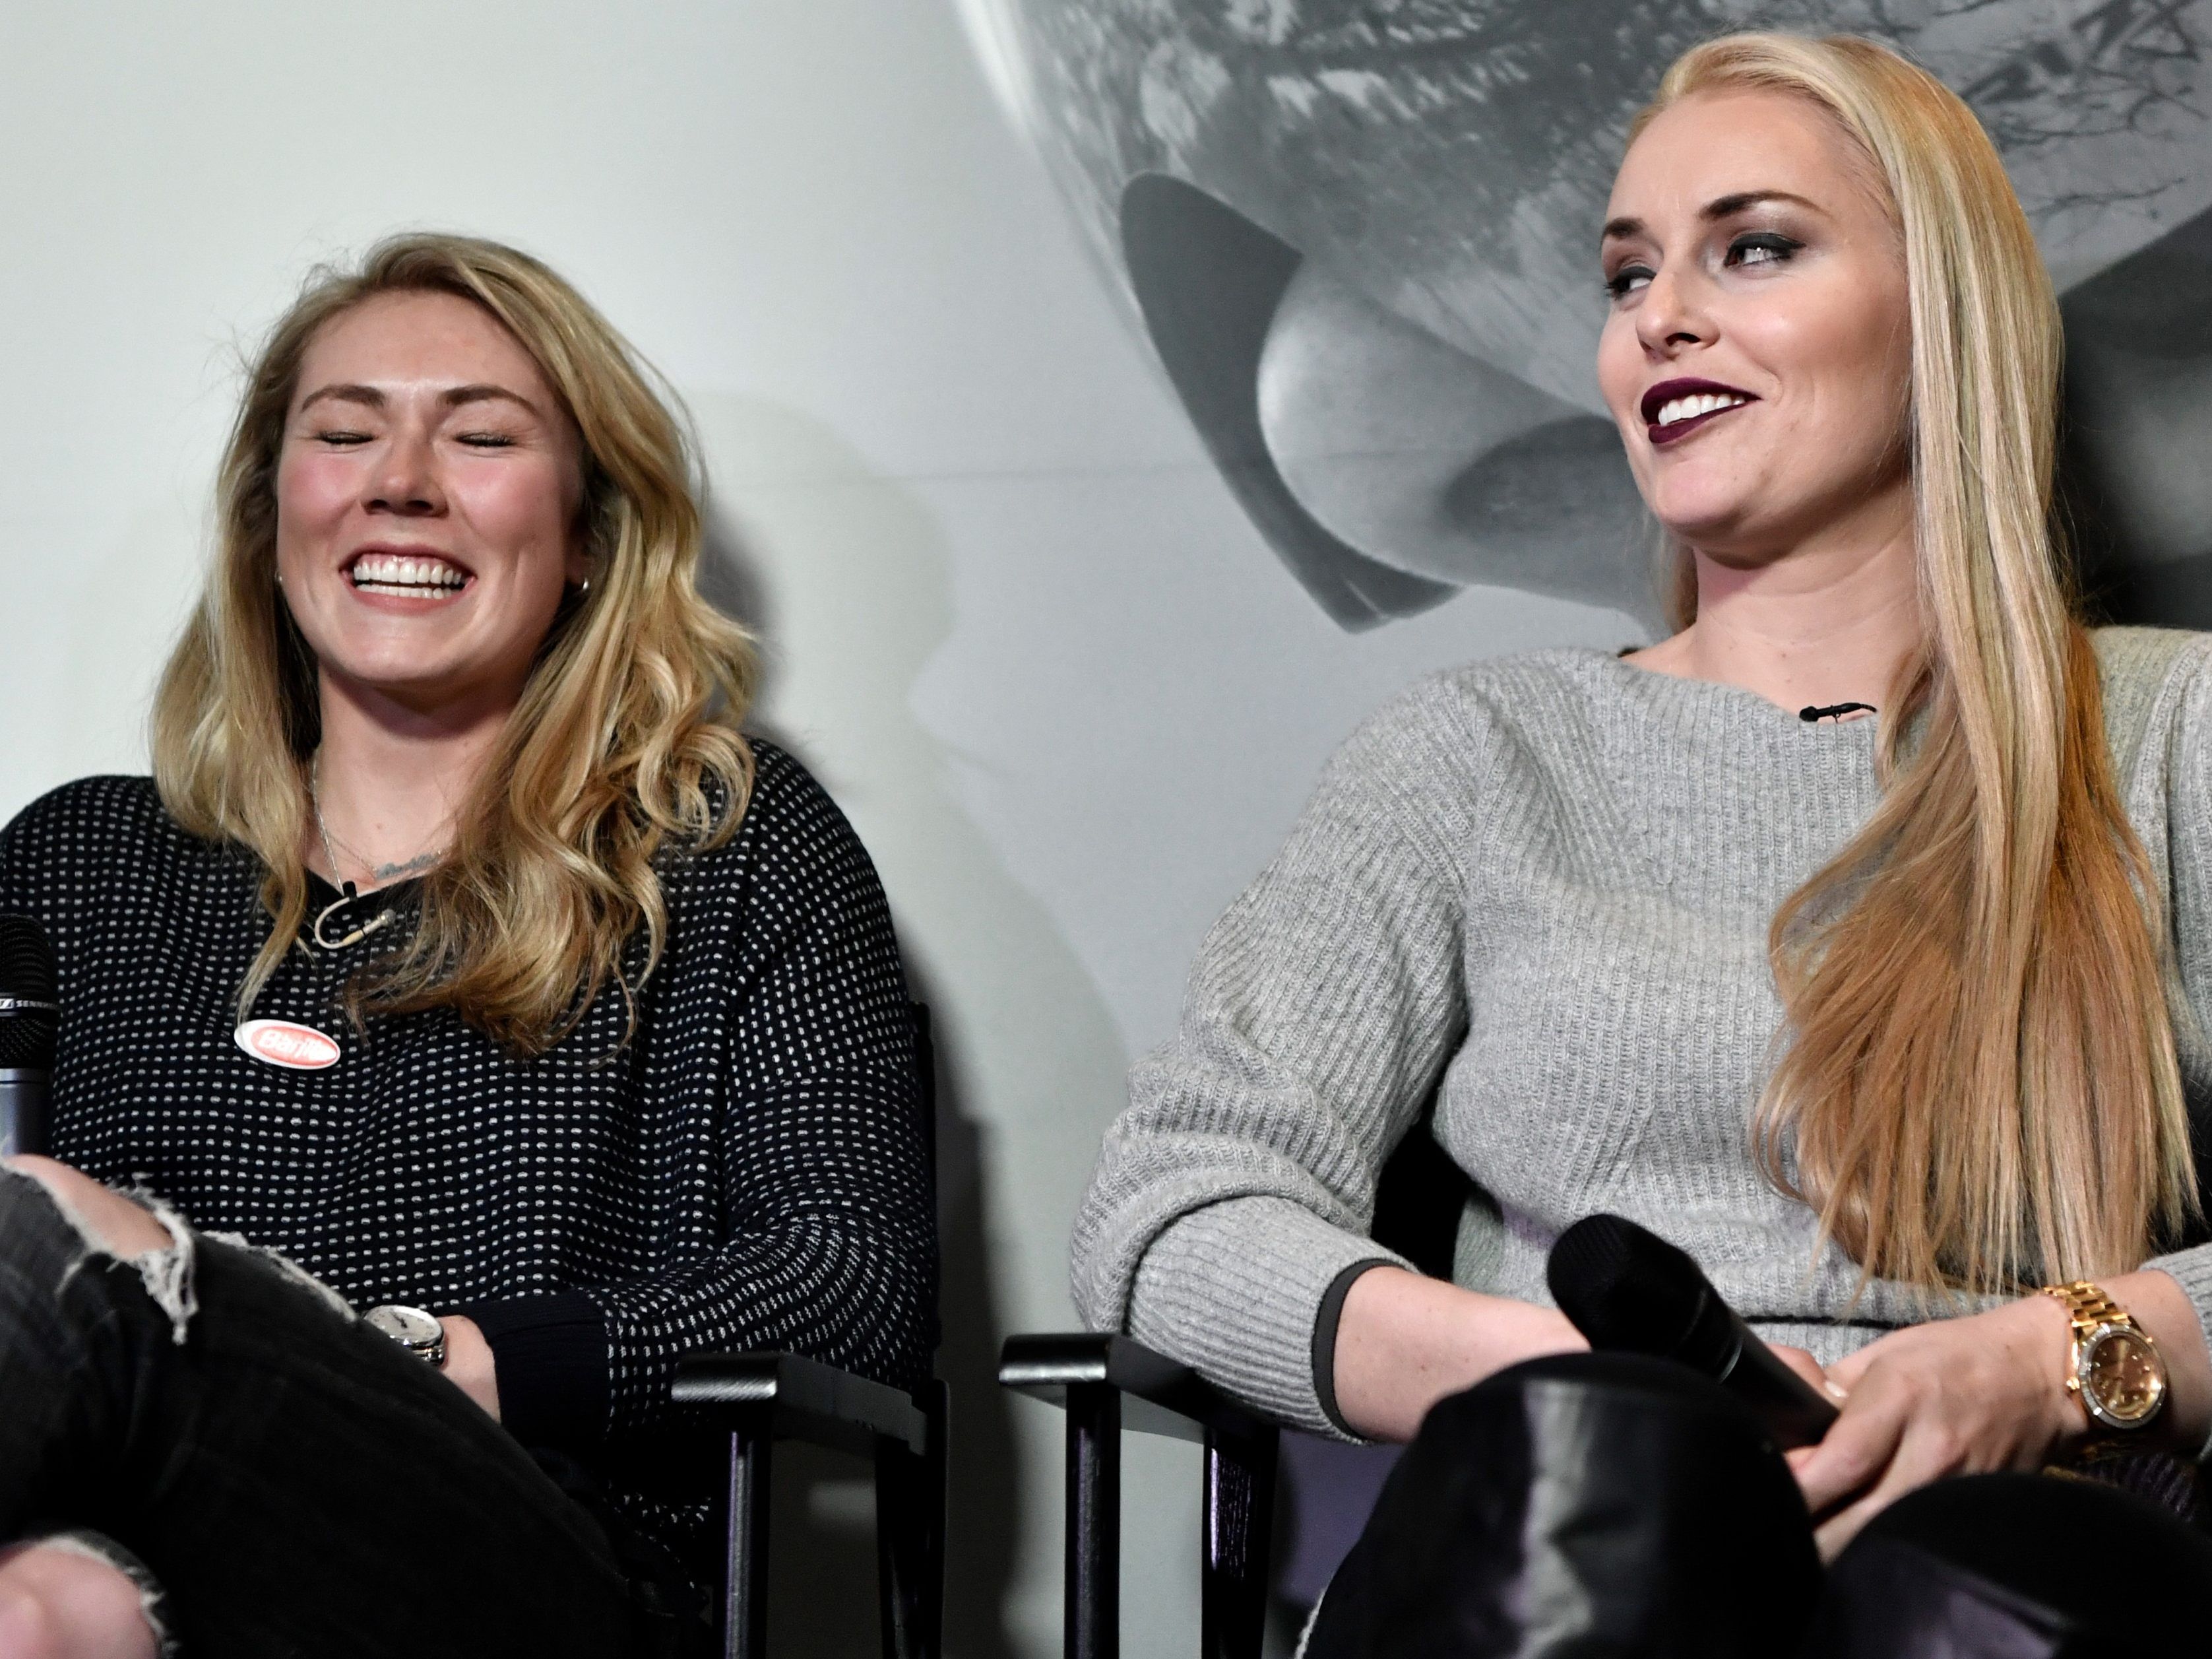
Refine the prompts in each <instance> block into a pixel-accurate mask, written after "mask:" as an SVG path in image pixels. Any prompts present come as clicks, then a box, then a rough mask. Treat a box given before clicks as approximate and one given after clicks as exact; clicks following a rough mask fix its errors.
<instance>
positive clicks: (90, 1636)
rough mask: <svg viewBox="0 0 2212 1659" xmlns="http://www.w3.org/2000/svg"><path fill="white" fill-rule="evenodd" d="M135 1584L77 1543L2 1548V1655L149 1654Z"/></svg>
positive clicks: (58, 1658) (153, 1647)
mask: <svg viewBox="0 0 2212 1659" xmlns="http://www.w3.org/2000/svg"><path fill="white" fill-rule="evenodd" d="M158 1650H159V1644H157V1643H156V1642H155V1637H154V1632H153V1629H152V1627H151V1626H150V1625H148V1624H147V1622H146V1613H145V1605H144V1601H143V1597H142V1596H141V1595H140V1594H139V1589H138V1587H137V1585H136V1584H134V1583H131V1579H130V1578H129V1577H128V1576H126V1575H125V1573H124V1572H123V1571H122V1570H121V1569H120V1568H118V1567H116V1566H114V1565H112V1564H110V1563H108V1562H106V1561H101V1560H98V1559H96V1558H94V1557H92V1556H90V1555H88V1554H85V1553H83V1552H79V1551H76V1550H64V1549H58V1548H55V1547H53V1546H48V1545H41V1544H18V1545H15V1546H13V1547H12V1548H9V1549H5V1550H0V1654H5V1655H6V1656H8V1659H155V1655H156V1653H157V1652H158Z"/></svg>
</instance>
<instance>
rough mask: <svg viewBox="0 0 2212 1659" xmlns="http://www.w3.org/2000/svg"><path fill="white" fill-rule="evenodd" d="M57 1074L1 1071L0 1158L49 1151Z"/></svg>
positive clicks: (13, 1068) (28, 1069)
mask: <svg viewBox="0 0 2212 1659" xmlns="http://www.w3.org/2000/svg"><path fill="white" fill-rule="evenodd" d="M53 1086H54V1074H53V1073H52V1072H51V1071H48V1070H43V1069H38V1070H34V1069H33V1068H32V1067H29V1066H6V1067H0V1158H10V1157H15V1156H19V1155H21V1154H22V1153H26V1152H40V1153H43V1152H45V1151H46V1150H47V1140H46V1126H47V1124H48V1121H49V1119H50V1108H51V1107H52V1102H53Z"/></svg>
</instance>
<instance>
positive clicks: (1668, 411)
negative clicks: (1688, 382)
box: [1657, 392, 1751, 426]
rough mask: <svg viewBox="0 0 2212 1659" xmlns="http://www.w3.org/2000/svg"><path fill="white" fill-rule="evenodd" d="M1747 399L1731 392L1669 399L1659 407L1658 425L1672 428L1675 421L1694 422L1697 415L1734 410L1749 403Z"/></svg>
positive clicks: (1698, 394) (1703, 393) (1707, 393)
mask: <svg viewBox="0 0 2212 1659" xmlns="http://www.w3.org/2000/svg"><path fill="white" fill-rule="evenodd" d="M1750 401H1751V400H1750V399H1749V398H1740V397H1738V396H1736V395H1735V393H1733V392H1700V393H1697V394H1696V395H1695V396H1694V397H1687V398H1669V399H1668V400H1667V401H1666V402H1665V403H1662V404H1661V405H1660V406H1659V420H1658V423H1657V424H1659V425H1661V426H1672V425H1674V423H1675V422H1677V421H1683V420H1694V419H1696V418H1698V417H1699V415H1710V414H1711V413H1712V412H1713V411H1714V410H1716V409H1734V408H1735V407H1736V406H1738V405H1739V404H1746V403H1749V402H1750Z"/></svg>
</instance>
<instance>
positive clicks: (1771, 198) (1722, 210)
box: [1598, 190, 1820, 242]
mask: <svg viewBox="0 0 2212 1659" xmlns="http://www.w3.org/2000/svg"><path fill="white" fill-rule="evenodd" d="M1761 202H1795V203H1796V204H1797V205H1798V206H1800V207H1807V208H1810V209H1812V210H1813V211H1814V212H1815V213H1818V212H1819V211H1820V204H1819V203H1818V202H1808V201H1807V200H1806V199H1805V198H1803V197H1802V196H1799V195H1796V194H1794V193H1793V192H1790V191H1787V190H1739V191H1737V192H1735V194H1734V195H1731V196H1716V197H1714V198H1713V199H1712V200H1711V201H1710V202H1707V203H1706V204H1705V207H1704V209H1703V210H1701V211H1700V212H1699V215H1698V217H1699V218H1701V219H1703V220H1704V221H1705V223H1707V224H1711V223H1714V222H1715V221H1716V220H1719V219H1729V218H1733V217H1735V215H1737V214H1739V213H1741V212H1742V211H1743V210H1744V209H1746V208H1747V207H1756V206H1758V205H1759V204H1760V203H1761ZM1640 235H1644V221H1643V220H1641V219H1608V220H1607V221H1606V225H1605V229H1603V230H1602V231H1601V232H1599V233H1598V240H1599V241H1601V242H1609V241H1613V240H1614V239H1615V238H1616V237H1620V236H1640Z"/></svg>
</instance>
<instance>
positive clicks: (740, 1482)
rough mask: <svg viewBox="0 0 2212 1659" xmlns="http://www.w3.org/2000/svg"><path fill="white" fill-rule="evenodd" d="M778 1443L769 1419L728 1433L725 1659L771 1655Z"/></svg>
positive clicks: (751, 1658)
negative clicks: (773, 1483) (772, 1494)
mask: <svg viewBox="0 0 2212 1659" xmlns="http://www.w3.org/2000/svg"><path fill="white" fill-rule="evenodd" d="M774 1443H775V1442H774V1438H773V1436H772V1434H771V1432H770V1430H769V1424H768V1423H767V1422H766V1420H765V1419H763V1421H761V1422H759V1423H757V1424H752V1425H751V1426H750V1427H747V1428H744V1429H739V1430H733V1431H732V1434H731V1436H730V1484H729V1491H728V1492H727V1493H726V1496H725V1497H724V1499H723V1503H724V1506H725V1508H724V1515H725V1526H726V1534H725V1536H726V1551H727V1555H726V1559H725V1561H724V1563H723V1570H724V1571H723V1579H722V1583H723V1590H722V1595H723V1604H722V1659H767V1654H768V1491H769V1485H768V1483H769V1448H770V1447H771V1446H772V1445H773V1444H774Z"/></svg>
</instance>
